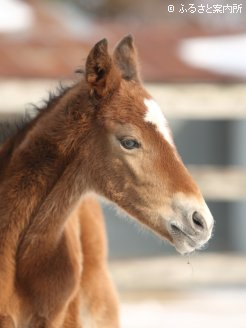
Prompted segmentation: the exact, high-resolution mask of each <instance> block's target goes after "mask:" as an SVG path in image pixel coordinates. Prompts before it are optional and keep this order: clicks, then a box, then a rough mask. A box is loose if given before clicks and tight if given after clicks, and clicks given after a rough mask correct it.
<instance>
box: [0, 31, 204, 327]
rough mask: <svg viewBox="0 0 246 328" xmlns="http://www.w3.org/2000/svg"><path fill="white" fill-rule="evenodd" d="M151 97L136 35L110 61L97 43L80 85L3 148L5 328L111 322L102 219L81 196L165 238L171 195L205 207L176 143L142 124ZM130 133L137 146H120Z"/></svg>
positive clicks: (0, 212)
mask: <svg viewBox="0 0 246 328" xmlns="http://www.w3.org/2000/svg"><path fill="white" fill-rule="evenodd" d="M149 97H150V96H149V95H148V94H147V92H146V91H145V90H144V88H143V86H142V85H141V83H140V78H139V76H138V70H137V59H136V52H135V48H134V46H133V42H132V38H131V37H129V36H128V37H126V38H124V39H123V40H122V41H121V42H120V43H119V44H118V46H117V47H116V49H115V52H114V55H113V56H110V55H109V54H108V50H107V42H106V40H102V41H100V42H99V43H98V44H96V45H95V46H94V48H93V49H92V50H91V52H90V54H89V55H88V58H87V62H86V71H85V79H82V80H81V81H80V82H79V83H77V84H75V85H74V86H73V87H72V88H70V89H68V90H67V91H66V92H64V93H63V94H62V95H61V96H60V97H59V98H58V99H56V100H55V101H53V102H52V103H51V104H49V105H48V106H47V108H46V109H44V110H43V111H42V112H41V113H40V114H39V115H38V116H37V118H36V119H34V120H33V121H31V122H30V123H29V124H28V125H27V126H26V127H25V128H24V129H22V130H21V131H20V132H19V133H17V134H16V136H14V137H12V139H10V140H9V141H7V142H6V143H5V144H4V145H3V146H2V147H1V148H0V157H1V161H2V164H1V165H0V199H1V203H0V291H1V293H0V328H10V327H17V328H22V327H23V328H39V327H40V328H41V327H42V328H62V327H63V328H79V327H80V328H81V327H83V328H87V327H100V328H103V327H105V328H106V327H107V328H110V327H112V328H113V327H114V328H117V327H118V306H117V296H116V293H115V291H114V287H113V285H112V282H111V279H110V277H109V274H108V271H107V265H106V257H107V254H106V241H105V232H104V227H103V218H102V214H101V211H100V208H99V206H98V204H97V202H96V201H95V200H94V199H93V198H88V196H87V194H88V192H90V191H93V192H96V193H98V194H99V195H103V196H104V197H106V198H108V199H109V200H111V201H113V202H115V203H116V204H118V205H119V206H120V207H121V208H122V209H124V210H125V211H127V212H128V213H129V214H130V215H132V216H133V217H135V218H136V219H138V220H139V221H140V222H142V223H143V224H145V225H146V226H148V227H149V228H151V229H152V230H153V231H155V232H156V233H158V234H159V235H161V236H162V237H165V238H167V239H169V240H170V241H172V240H173V236H172V235H171V234H170V232H169V231H168V229H167V226H166V223H167V222H168V217H169V216H170V213H173V211H174V206H173V205H172V200H173V199H174V196H175V195H176V194H178V193H182V194H184V195H187V197H188V196H189V195H191V196H192V197H193V198H194V199H196V200H197V202H198V203H199V204H200V203H201V202H202V197H201V194H200V192H199V189H198V188H197V186H196V185H195V183H194V182H193V180H192V178H191V177H190V175H189V174H188V172H187V170H186V169H185V168H184V165H183V164H182V162H181V160H180V158H179V157H178V155H177V152H176V150H175V148H174V147H172V146H171V145H170V144H168V142H166V141H165V140H164V139H163V137H162V136H161V135H160V134H159V133H158V132H157V131H156V129H155V128H154V126H153V125H152V124H151V123H146V122H145V121H144V120H143V116H144V113H145V111H146V107H145V106H144V103H143V99H144V98H149ZM126 136H134V138H138V139H139V140H140V142H141V148H140V149H139V150H138V151H137V150H133V151H128V150H126V149H123V148H122V146H120V143H119V139H121V138H123V137H126ZM146 173H147V174H146ZM185 220H186V219H184V224H185ZM165 222H166V223H165ZM164 223H165V224H164ZM196 235H197V234H196ZM197 238H198V237H197ZM199 238H200V237H199ZM80 311H82V320H81V318H80Z"/></svg>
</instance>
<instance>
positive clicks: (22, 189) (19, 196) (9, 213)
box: [0, 82, 89, 242]
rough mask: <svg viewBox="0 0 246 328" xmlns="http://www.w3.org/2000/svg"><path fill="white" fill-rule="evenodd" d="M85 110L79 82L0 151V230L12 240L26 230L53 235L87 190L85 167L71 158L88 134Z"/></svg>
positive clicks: (84, 99)
mask: <svg viewBox="0 0 246 328" xmlns="http://www.w3.org/2000/svg"><path fill="white" fill-rule="evenodd" d="M88 106H89V100H88V96H87V94H86V90H85V88H84V86H83V83H82V82H81V83H79V84H77V85H75V86H74V87H72V88H71V89H69V90H68V91H67V92H65V93H64V94H63V95H62V96H61V97H60V98H59V99H57V100H56V101H54V102H53V104H51V106H49V105H48V106H47V108H46V109H44V110H43V111H42V112H41V113H40V114H39V115H38V116H37V117H36V118H35V119H34V120H33V121H32V122H30V123H29V125H28V126H27V127H26V128H25V131H24V133H23V131H21V132H20V133H19V134H17V135H16V136H15V137H14V139H12V140H10V141H9V142H8V143H7V144H6V145H4V146H3V147H2V148H1V149H0V156H1V153H2V154H3V155H5V159H6V163H7V164H5V167H3V168H2V177H1V167H0V179H1V184H0V199H1V203H0V218H1V221H0V228H1V229H0V231H4V229H6V230H9V229H10V227H14V229H15V233H16V239H18V236H19V234H20V233H22V232H23V230H25V229H27V227H28V230H30V229H29V228H30V227H32V233H34V231H35V234H43V233H45V234H46V236H47V234H53V233H54V231H56V234H59V230H61V229H62V227H63V225H64V222H65V220H66V218H67V216H68V214H69V212H70V211H72V209H73V208H74V207H75V206H76V203H77V202H78V201H79V199H80V197H81V196H82V195H83V194H84V193H85V192H86V190H87V184H86V179H85V175H84V174H83V166H84V165H85V162H83V160H84V159H83V158H79V157H78V156H76V155H77V150H78V146H79V145H80V144H82V143H83V141H84V140H83V139H85V138H86V136H87V135H88V129H89V124H88V117H87V113H86V110H87V108H88ZM78 120H80V128H79V130H78V128H77V124H76V122H78ZM83 120H84V122H85V123H84V127H83V124H81V122H83ZM81 127H82V129H81ZM18 138H19V139H18ZM8 147H9V148H8ZM78 168H79V170H78ZM81 168H82V169H81ZM17 217H18V220H17ZM6 232H7V231H6ZM9 232H10V231H9ZM16 242H17V240H16Z"/></svg>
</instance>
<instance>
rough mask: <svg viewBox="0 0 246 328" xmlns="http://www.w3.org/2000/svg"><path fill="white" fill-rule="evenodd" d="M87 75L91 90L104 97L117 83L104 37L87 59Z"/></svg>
mask: <svg viewBox="0 0 246 328" xmlns="http://www.w3.org/2000/svg"><path fill="white" fill-rule="evenodd" d="M85 67H86V70H85V77H86V81H87V83H88V84H89V86H90V91H91V92H92V93H96V95H97V96H99V97H103V96H105V95H106V94H107V93H108V92H110V91H112V88H114V87H115V85H116V80H117V77H118V78H119V76H118V75H117V74H116V72H115V70H114V67H113V65H112V58H111V57H110V55H109V53H108V42H107V40H106V39H103V40H101V41H99V42H98V43H96V44H95V46H94V47H93V48H92V49H91V51H90V53H89V55H88V57H87V60H86V66H85Z"/></svg>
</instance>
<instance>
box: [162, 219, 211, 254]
mask: <svg viewBox="0 0 246 328" xmlns="http://www.w3.org/2000/svg"><path fill="white" fill-rule="evenodd" d="M168 230H169V233H170V235H171V236H172V244H173V245H174V247H175V248H176V250H177V251H178V252H179V253H180V254H182V255H184V254H188V253H191V252H193V251H194V250H196V249H199V248H201V246H202V245H203V244H204V243H205V242H206V241H207V240H206V241H205V240H204V241H202V240H200V239H199V238H197V237H196V236H195V235H194V233H192V232H190V231H186V230H185V229H184V228H183V227H180V226H179V225H177V224H176V223H171V224H170V225H169V229H168Z"/></svg>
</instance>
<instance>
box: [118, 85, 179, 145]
mask: <svg viewBox="0 0 246 328" xmlns="http://www.w3.org/2000/svg"><path fill="white" fill-rule="evenodd" d="M114 100H115V101H114V103H113V104H112V105H113V106H112V107H114V110H112V111H113V112H114V114H115V117H114V119H116V121H118V122H119V123H122V124H124V123H130V124H131V125H136V126H138V127H139V128H140V129H141V132H142V133H144V129H147V128H151V129H153V130H155V131H157V132H159V133H160V135H161V136H162V137H163V138H164V139H165V140H166V141H167V142H168V143H170V144H171V145H173V140H172V136H171V132H170V129H169V126H168V122H167V120H166V118H165V115H164V113H163V111H162V109H161V108H160V106H159V105H158V103H157V102H156V101H155V100H154V99H152V98H151V96H150V95H149V94H148V93H147V91H146V90H145V89H144V88H143V86H142V85H141V84H139V83H129V82H125V83H124V82H123V84H122V85H121V88H120V90H119V94H118V95H117V96H116V97H115V99H114Z"/></svg>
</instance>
